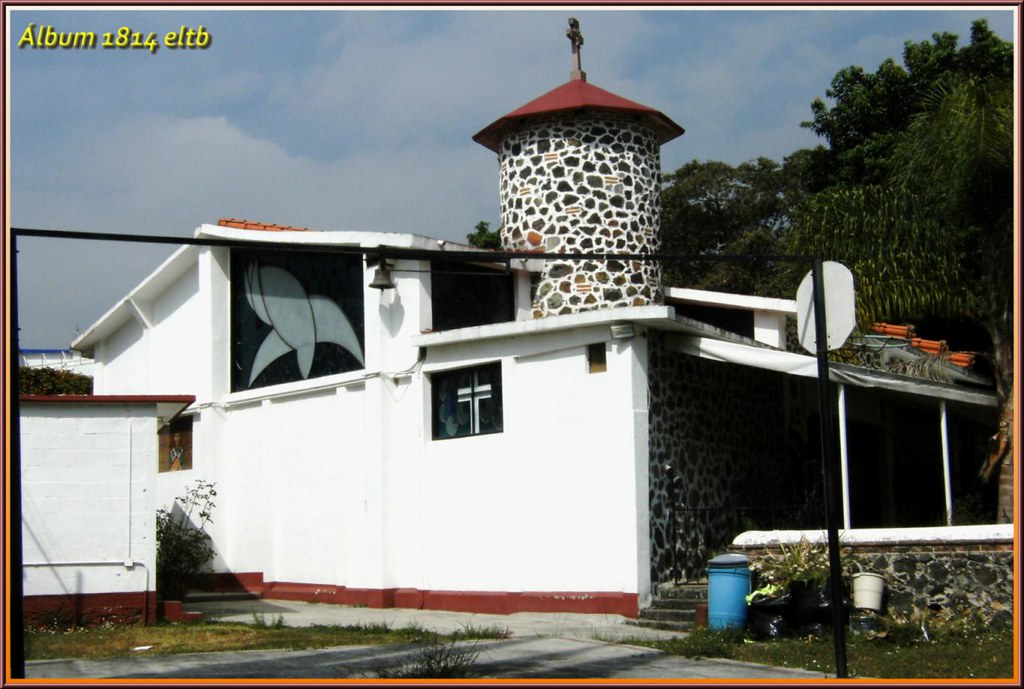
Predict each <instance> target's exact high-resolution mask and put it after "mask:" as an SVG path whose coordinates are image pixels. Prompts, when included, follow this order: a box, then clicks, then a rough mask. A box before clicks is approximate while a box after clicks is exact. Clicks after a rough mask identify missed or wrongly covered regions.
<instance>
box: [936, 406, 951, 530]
mask: <svg viewBox="0 0 1024 689" xmlns="http://www.w3.org/2000/svg"><path fill="white" fill-rule="evenodd" d="M939 430H940V432H941V433H942V485H943V486H944V487H945V489H946V526H953V485H952V483H951V481H950V479H949V424H948V416H947V414H946V400H942V401H940V402H939Z"/></svg>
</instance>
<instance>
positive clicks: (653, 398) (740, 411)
mask: <svg viewBox="0 0 1024 689" xmlns="http://www.w3.org/2000/svg"><path fill="white" fill-rule="evenodd" d="M648 338H649V339H648V342H649V345H648V347H649V349H648V351H649V362H650V364H649V366H650V373H649V381H650V382H649V394H650V507H651V512H650V513H651V580H652V582H654V583H662V582H667V581H671V580H672V579H674V578H676V577H678V578H680V579H683V580H695V579H701V578H703V576H704V570H705V567H706V564H707V561H708V559H710V557H711V556H713V555H715V554H717V553H718V552H721V549H723V548H724V547H725V546H727V545H728V544H729V543H730V542H731V541H732V539H733V538H734V537H735V536H736V534H738V533H739V532H740V531H743V530H745V529H748V528H751V527H750V526H746V527H744V526H743V525H742V524H743V521H744V519H750V518H755V519H763V518H766V517H768V516H769V515H771V514H772V513H773V511H776V510H778V509H780V508H784V507H786V506H788V505H791V504H792V503H793V502H794V500H795V499H796V496H795V495H794V487H795V486H798V485H802V483H803V481H802V478H801V477H800V476H799V471H800V469H801V466H800V463H799V462H798V461H797V460H796V459H795V458H796V457H797V456H798V455H799V452H797V451H795V450H794V448H793V446H792V439H791V437H790V436H791V433H790V429H791V425H792V419H791V417H793V416H794V415H799V414H798V413H797V412H796V411H795V410H794V407H795V406H797V405H795V404H794V400H793V395H792V394H790V391H787V387H786V386H787V385H789V383H790V381H789V380H787V378H786V377H785V376H782V375H781V374H777V373H773V372H768V371H762V370H759V369H754V368H750V367H743V366H734V365H730V364H723V363H719V362H712V361H707V360H703V359H698V358H696V357H692V356H687V355H684V354H680V353H678V352H675V351H672V346H671V338H670V337H667V336H665V335H664V334H661V333H654V332H651V333H648ZM765 526H767V525H764V526H760V527H756V528H765Z"/></svg>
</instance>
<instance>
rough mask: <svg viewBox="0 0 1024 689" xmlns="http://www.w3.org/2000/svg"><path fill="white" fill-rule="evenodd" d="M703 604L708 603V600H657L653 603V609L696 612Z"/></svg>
mask: <svg viewBox="0 0 1024 689" xmlns="http://www.w3.org/2000/svg"><path fill="white" fill-rule="evenodd" d="M701 603H707V599H700V600H696V599H695V600H688V599H685V598H655V599H654V600H653V601H652V602H651V607H652V608H658V609H660V610H696V609H697V606H698V605H700V604H701Z"/></svg>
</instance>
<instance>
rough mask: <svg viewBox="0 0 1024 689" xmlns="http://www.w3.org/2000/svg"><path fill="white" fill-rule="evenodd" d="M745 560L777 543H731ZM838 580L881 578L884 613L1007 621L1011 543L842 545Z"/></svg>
mask: <svg viewBox="0 0 1024 689" xmlns="http://www.w3.org/2000/svg"><path fill="white" fill-rule="evenodd" d="M731 550H733V551H734V552H740V553H743V554H744V555H746V556H747V557H749V558H750V559H751V561H753V560H755V559H756V558H758V557H763V556H764V555H765V554H766V553H768V552H770V551H773V550H774V551H776V552H777V550H778V546H770V545H769V546H754V545H750V546H736V545H735V544H734V545H733V546H732V548H731ZM842 552H843V553H844V555H845V556H846V557H848V558H849V561H850V565H849V571H847V572H844V577H843V578H844V581H846V582H847V584H848V585H849V582H850V577H851V576H852V575H853V574H854V573H856V572H874V573H876V574H881V575H882V576H883V577H884V578H885V595H884V598H883V606H884V611H883V612H884V613H885V614H888V615H898V616H903V617H916V616H919V615H924V614H928V613H937V612H941V611H943V610H949V611H951V612H953V613H954V614H962V613H964V612H973V613H975V614H977V615H979V616H980V618H981V619H983V620H985V621H986V622H988V623H991V624H1009V623H1012V621H1013V601H1014V590H1015V588H1014V579H1013V543H1012V541H1009V542H1007V541H996V542H992V541H982V542H975V543H971V542H966V541H950V542H946V543H942V542H920V541H918V542H914V541H912V540H907V541H904V542H899V541H896V542H894V541H866V542H859V543H854V544H844V545H843V547H842Z"/></svg>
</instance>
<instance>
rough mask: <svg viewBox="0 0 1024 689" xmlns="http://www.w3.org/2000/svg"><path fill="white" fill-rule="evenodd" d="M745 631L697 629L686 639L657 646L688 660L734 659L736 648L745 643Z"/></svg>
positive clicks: (665, 642)
mask: <svg viewBox="0 0 1024 689" xmlns="http://www.w3.org/2000/svg"><path fill="white" fill-rule="evenodd" d="M744 638H745V634H744V630H743V629H710V628H708V627H697V628H696V629H694V630H693V631H692V632H690V633H689V634H687V635H686V636H685V637H681V638H678V639H672V640H670V641H664V642H658V644H657V646H658V647H659V648H662V649H663V650H665V651H667V652H668V653H671V654H673V655H680V656H686V657H687V658H726V659H728V658H733V657H735V655H736V647H737V646H738V645H742V644H743V643H744Z"/></svg>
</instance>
